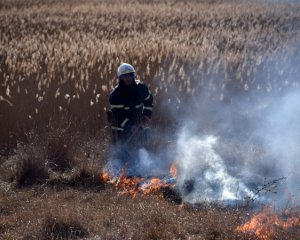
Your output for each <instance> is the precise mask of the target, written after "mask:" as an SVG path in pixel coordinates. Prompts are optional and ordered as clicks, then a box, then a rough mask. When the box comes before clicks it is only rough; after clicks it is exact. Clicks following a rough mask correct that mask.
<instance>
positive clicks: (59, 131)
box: [0, 0, 300, 239]
mask: <svg viewBox="0 0 300 240" xmlns="http://www.w3.org/2000/svg"><path fill="white" fill-rule="evenodd" d="M299 30H300V6H299V4H287V3H277V4H274V3H272V4H268V3H265V2H263V1H251V3H250V2H247V1H234V0H228V1H196V0H195V1H180V0H172V1H158V0H152V1H147V0H133V1H129V0H126V1H122V4H121V3H120V2H119V1H116V0H104V1H96V0H89V1H83V0H76V1H71V0H65V1H46V0H32V1H25V0H3V1H1V3H0V238H1V239H73V238H86V239H254V238H255V235H254V234H253V233H250V234H249V236H245V234H244V233H241V232H238V231H236V228H237V226H239V225H240V224H241V223H242V221H243V220H244V219H245V218H247V216H248V215H247V212H246V210H245V209H229V208H225V209H224V208H218V207H213V206H208V207H201V208H200V207H199V208H194V207H191V206H187V205H181V207H180V206H178V205H174V203H173V202H174V198H175V200H176V201H177V200H178V199H177V198H176V197H177V196H172V194H171V193H168V189H165V190H164V191H165V192H164V194H165V198H161V197H159V196H156V195H148V196H146V197H140V198H137V199H135V200H132V199H131V198H130V197H129V196H127V195H120V194H118V193H117V192H116V191H115V190H114V189H112V188H111V187H110V186H108V185H106V184H105V183H104V182H102V181H101V179H100V178H99V173H100V170H101V168H102V166H103V165H104V164H105V162H106V158H107V151H108V138H109V137H108V133H107V132H108V131H107V130H108V129H107V127H106V125H107V123H106V114H105V112H106V110H107V108H108V101H107V98H108V94H109V92H110V90H111V89H112V87H113V86H114V84H115V83H116V81H115V75H116V68H117V66H118V65H119V64H120V63H121V62H123V61H124V62H130V63H132V64H133V65H134V66H135V67H136V70H137V73H138V77H139V78H140V79H141V80H143V81H144V82H146V83H147V84H148V85H149V86H150V89H151V91H152V92H153V94H154V96H155V100H156V104H155V114H154V116H153V117H154V119H153V124H154V125H155V126H157V127H158V128H160V129H161V130H165V128H166V127H169V126H172V123H173V119H172V118H170V116H169V113H168V112H167V111H165V110H166V108H168V107H167V105H168V104H169V103H172V104H173V108H174V111H180V110H184V109H185V103H186V100H187V99H189V98H190V97H191V96H198V95H202V96H203V97H204V98H206V99H209V100H210V101H221V102H226V103H232V102H234V101H238V99H236V98H235V97H236V96H240V95H245V96H247V97H248V100H249V101H259V100H260V96H262V95H267V94H270V93H272V92H277V93H279V94H280V93H281V92H283V91H285V90H286V89H289V88H299V75H300V68H299V67H295V66H299V65H300V52H299V50H300V48H299V39H300V31H299ZM278 59H280V60H281V61H278ZM271 66H272V67H271ZM274 69H275V70H276V71H274ZM253 92H255V93H257V94H255V95H254V94H252V93H253ZM203 117H204V118H205V116H203ZM207 121H208V123H209V121H210V120H209V119H208V120H207ZM208 125H209V124H208ZM170 194H171V195H170ZM176 201H175V202H176ZM178 201H179V200H178ZM180 201H181V200H180ZM180 201H179V202H180ZM296 230H297V231H298V232H299V229H298V228H297V229H296ZM296 230H295V232H296V233H297V231H296ZM280 234H282V235H280ZM281 236H286V234H284V233H280V232H279V233H278V235H276V236H274V239H280V237H281ZM289 236H292V237H294V236H296V235H294V234H293V233H291V234H290V235H289ZM295 239H296V238H295Z"/></svg>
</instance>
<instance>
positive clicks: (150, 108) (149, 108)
mask: <svg viewBox="0 0 300 240" xmlns="http://www.w3.org/2000/svg"><path fill="white" fill-rule="evenodd" d="M144 109H147V110H149V111H152V107H145V106H144Z"/></svg>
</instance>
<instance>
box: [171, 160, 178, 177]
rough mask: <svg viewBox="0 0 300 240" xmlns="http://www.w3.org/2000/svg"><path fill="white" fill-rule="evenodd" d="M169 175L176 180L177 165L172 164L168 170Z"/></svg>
mask: <svg viewBox="0 0 300 240" xmlns="http://www.w3.org/2000/svg"><path fill="white" fill-rule="evenodd" d="M170 174H171V176H172V177H174V178H177V164H176V163H173V164H172V165H171V168H170Z"/></svg>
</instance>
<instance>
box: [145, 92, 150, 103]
mask: <svg viewBox="0 0 300 240" xmlns="http://www.w3.org/2000/svg"><path fill="white" fill-rule="evenodd" d="M150 97H151V95H150V93H149V95H148V96H147V97H146V98H145V99H144V101H147V100H148V99H150Z"/></svg>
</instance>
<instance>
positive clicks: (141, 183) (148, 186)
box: [100, 164, 177, 198]
mask: <svg viewBox="0 0 300 240" xmlns="http://www.w3.org/2000/svg"><path fill="white" fill-rule="evenodd" d="M170 174H171V175H172V177H174V178H176V176H177V168H176V164H172V166H171V168H170ZM100 180H101V181H103V182H106V183H110V184H112V185H113V186H114V187H115V188H116V190H117V191H118V192H119V193H122V194H123V193H125V194H129V195H130V196H132V197H133V198H135V197H136V196H137V195H138V193H142V194H144V195H147V194H150V193H158V194H159V193H160V190H161V189H162V188H163V187H168V186H171V187H172V186H173V185H174V184H170V183H167V181H166V180H163V179H159V178H151V179H149V180H146V179H145V178H140V177H131V178H129V177H126V171H125V169H124V170H123V171H122V173H121V175H120V176H118V177H112V176H110V175H109V173H108V172H107V171H104V172H102V173H101V174H100Z"/></svg>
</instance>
